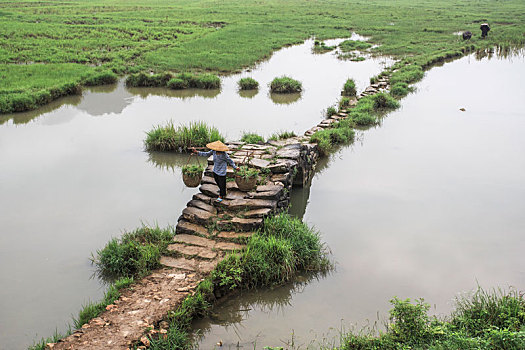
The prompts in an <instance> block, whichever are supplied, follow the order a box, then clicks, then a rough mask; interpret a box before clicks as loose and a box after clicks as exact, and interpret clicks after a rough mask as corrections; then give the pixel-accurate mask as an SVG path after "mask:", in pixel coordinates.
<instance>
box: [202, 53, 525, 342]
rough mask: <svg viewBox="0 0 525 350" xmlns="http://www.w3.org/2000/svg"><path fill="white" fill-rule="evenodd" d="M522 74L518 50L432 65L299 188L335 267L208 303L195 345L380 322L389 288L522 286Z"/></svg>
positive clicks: (298, 204) (298, 201) (449, 301)
mask: <svg viewBox="0 0 525 350" xmlns="http://www.w3.org/2000/svg"><path fill="white" fill-rule="evenodd" d="M477 57H483V55H478V56H477ZM524 77H525V59H524V56H523V54H522V55H518V56H510V57H507V58H506V59H500V58H497V57H492V58H491V59H489V57H484V58H483V59H481V60H476V59H475V56H474V55H472V56H469V57H465V58H462V59H460V60H457V61H454V62H452V63H447V64H445V65H444V66H442V67H437V68H434V69H432V70H431V71H429V72H427V73H426V77H425V78H424V80H423V81H421V82H420V83H418V84H417V85H416V86H417V92H416V93H413V94H411V95H409V96H408V97H406V98H405V99H403V100H402V108H401V109H400V110H398V111H396V112H394V113H391V114H390V115H388V117H386V118H385V119H384V121H383V123H382V125H381V126H380V127H377V128H374V129H370V130H368V131H364V132H362V133H361V134H360V136H359V141H357V142H356V143H355V144H354V145H353V146H350V147H345V148H343V149H341V150H340V152H338V153H337V154H336V155H335V156H333V157H332V158H331V159H330V160H329V161H326V160H325V161H324V162H321V164H320V171H319V172H318V173H317V175H316V176H315V178H314V179H313V182H312V185H311V187H310V188H309V189H302V190H300V189H297V190H295V191H294V192H293V198H294V202H293V203H295V205H294V206H293V207H292V210H293V212H294V214H296V215H298V216H303V215H304V219H305V220H306V221H307V222H308V223H310V224H312V225H315V227H316V228H317V229H319V230H320V232H321V233H322V239H323V240H324V241H325V242H326V243H327V245H328V246H329V247H330V249H331V251H332V253H333V258H334V259H335V260H336V261H337V269H336V271H335V272H334V273H332V274H330V275H328V276H326V277H323V278H320V279H318V280H316V279H314V280H313V281H310V282H308V283H307V284H306V285H305V286H302V288H300V289H299V290H292V291H290V286H285V287H283V288H276V289H273V290H268V291H256V292H253V293H252V292H248V293H244V294H243V295H240V296H237V297H234V298H232V299H231V300H228V301H226V302H225V303H224V304H222V305H220V306H218V307H217V308H215V309H214V310H213V312H214V313H216V314H218V315H221V321H220V322H217V321H215V320H214V319H213V318H207V319H204V320H202V321H198V322H196V324H195V328H196V329H197V330H199V331H200V332H202V334H203V338H202V339H200V342H199V345H200V348H201V349H213V348H214V347H215V344H216V343H217V342H218V341H219V340H221V341H222V342H223V344H224V346H223V347H222V348H223V349H224V348H225V349H233V348H237V347H236V346H237V345H239V346H242V347H243V348H249V349H252V348H254V344H256V345H257V348H258V349H259V348H263V347H264V346H285V345H286V344H291V343H292V342H293V343H294V344H295V346H296V347H298V348H301V349H305V348H307V346H308V345H309V344H313V345H312V348H318V343H323V342H324V343H325V344H331V343H333V342H335V343H336V344H337V342H338V336H339V330H340V329H341V327H343V328H345V329H348V328H351V327H352V326H354V327H357V329H361V327H363V326H365V325H374V324H376V322H377V326H378V328H379V329H381V328H382V324H383V321H384V320H385V319H386V318H387V317H388V310H389V309H390V305H389V300H390V299H391V298H392V297H394V296H398V297H400V298H419V297H423V298H425V300H426V301H427V302H429V303H430V304H431V305H432V312H433V313H434V314H438V315H444V314H448V313H449V312H450V311H451V310H452V308H453V305H454V304H453V300H454V298H455V297H456V296H457V295H458V294H459V293H465V292H468V291H472V290H473V289H475V288H476V286H477V285H478V284H479V285H480V286H482V287H484V288H489V289H490V288H493V287H503V288H508V287H509V286H513V287H516V288H518V289H520V290H524V289H525V263H524V260H523V251H525V216H524V215H523V213H524V212H525V138H524V137H523V135H524V134H525V100H524V99H523V96H525V85H523V83H522V80H523V78H524ZM460 108H465V109H466V110H465V111H464V112H463V111H460ZM305 203H307V205H305ZM305 207H306V210H304V209H303V208H305ZM254 298H255V299H256V301H253V299H254ZM276 304H277V305H279V307H278V308H275V307H268V305H270V306H272V305H276ZM240 310H249V311H240ZM227 315H234V316H235V317H232V318H231V319H228V318H227Z"/></svg>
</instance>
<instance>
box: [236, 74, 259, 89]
mask: <svg viewBox="0 0 525 350" xmlns="http://www.w3.org/2000/svg"><path fill="white" fill-rule="evenodd" d="M237 85H238V86H239V90H255V89H258V88H259V83H258V82H257V80H255V79H253V78H249V77H247V78H241V79H239V81H238V83H237Z"/></svg>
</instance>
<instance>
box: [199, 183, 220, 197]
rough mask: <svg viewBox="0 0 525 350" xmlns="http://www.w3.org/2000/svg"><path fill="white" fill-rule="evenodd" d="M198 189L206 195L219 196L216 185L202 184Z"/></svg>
mask: <svg viewBox="0 0 525 350" xmlns="http://www.w3.org/2000/svg"><path fill="white" fill-rule="evenodd" d="M199 191H201V192H202V193H204V194H205V195H207V196H208V197H213V198H216V197H219V188H218V187H217V185H211V184H204V185H201V187H199Z"/></svg>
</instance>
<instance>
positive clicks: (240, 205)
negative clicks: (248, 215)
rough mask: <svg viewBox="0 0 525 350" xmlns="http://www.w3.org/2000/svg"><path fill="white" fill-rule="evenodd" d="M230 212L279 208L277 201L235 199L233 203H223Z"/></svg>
mask: <svg viewBox="0 0 525 350" xmlns="http://www.w3.org/2000/svg"><path fill="white" fill-rule="evenodd" d="M221 204H223V205H224V206H225V207H227V208H228V209H230V210H234V211H238V210H251V209H260V208H270V209H275V208H276V206H277V201H276V200H270V199H234V200H232V201H228V202H226V203H225V202H224V201H223V203H221Z"/></svg>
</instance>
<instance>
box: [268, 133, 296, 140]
mask: <svg viewBox="0 0 525 350" xmlns="http://www.w3.org/2000/svg"><path fill="white" fill-rule="evenodd" d="M296 136H297V135H296V134H295V132H293V131H280V132H278V133H273V134H272V135H271V136H270V137H269V138H268V140H271V141H278V140H286V139H289V138H290V137H296Z"/></svg>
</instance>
